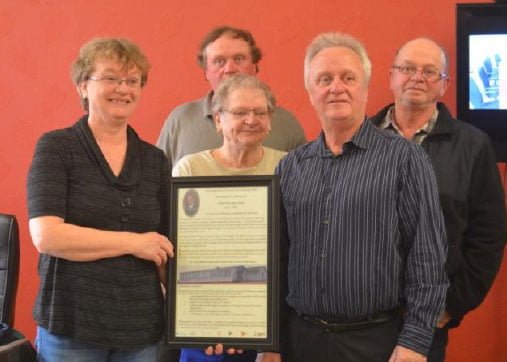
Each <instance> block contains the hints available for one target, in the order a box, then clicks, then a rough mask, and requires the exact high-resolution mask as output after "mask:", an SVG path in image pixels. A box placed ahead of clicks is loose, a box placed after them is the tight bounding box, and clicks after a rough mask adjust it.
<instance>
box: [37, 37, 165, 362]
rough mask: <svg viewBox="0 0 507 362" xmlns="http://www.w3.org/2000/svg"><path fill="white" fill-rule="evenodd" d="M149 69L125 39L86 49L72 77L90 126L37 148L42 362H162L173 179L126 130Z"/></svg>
mask: <svg viewBox="0 0 507 362" xmlns="http://www.w3.org/2000/svg"><path fill="white" fill-rule="evenodd" d="M149 68H150V66H149V64H148V61H147V59H146V57H145V56H144V55H143V53H142V52H141V50H140V49H139V48H138V47H137V46H136V45H135V44H133V43H132V42H130V41H128V40H126V39H114V38H99V39H93V40H91V41H90V42H88V43H86V44H85V45H84V46H83V47H82V48H81V50H80V52H79V56H78V58H77V59H76V61H75V63H74V64H73V65H72V79H73V81H74V83H75V85H76V88H77V91H78V94H79V96H80V98H81V103H82V105H83V108H84V110H85V115H84V116H83V117H81V118H80V119H79V120H78V121H77V122H76V123H74V124H73V125H72V126H70V127H68V128H65V129H60V130H55V131H52V132H48V133H46V134H44V135H43V136H42V137H41V138H40V140H39V141H38V143H37V146H36V150H35V155H34V157H33V161H32V165H31V168H30V171H29V176H28V210H29V218H30V222H29V226H30V233H31V236H32V240H33V243H34V245H35V247H36V248H37V250H38V251H39V253H40V258H39V276H40V283H41V284H40V288H39V292H38V296H37V300H36V304H35V307H34V317H35V319H36V322H37V324H38V328H37V338H36V347H37V353H38V358H39V359H38V360H40V361H51V362H53V361H56V362H59V361H122V362H125V361H142V362H144V361H154V360H156V355H157V344H158V342H159V341H160V339H161V336H162V333H163V328H164V322H163V321H164V320H163V295H162V290H161V286H160V283H161V277H162V275H163V273H162V271H163V270H164V269H165V264H166V262H167V259H168V257H171V256H172V255H173V247H172V245H171V243H170V241H169V240H168V239H167V237H166V236H165V235H166V234H167V212H166V210H167V197H168V192H167V183H168V177H169V175H168V173H169V170H168V167H167V164H168V162H167V159H166V157H165V156H164V154H163V153H162V151H160V150H158V149H157V148H155V147H154V146H152V145H150V144H148V143H146V142H144V141H143V140H141V139H140V138H139V136H138V135H137V134H136V132H135V131H134V130H133V129H132V128H131V127H130V126H129V125H128V122H129V120H130V118H131V116H132V114H133V112H134V110H135V109H136V107H137V104H138V102H139V98H140V96H141V92H142V89H143V87H144V85H145V84H146V81H147V78H148V70H149Z"/></svg>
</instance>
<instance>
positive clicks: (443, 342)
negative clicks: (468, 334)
mask: <svg viewBox="0 0 507 362" xmlns="http://www.w3.org/2000/svg"><path fill="white" fill-rule="evenodd" d="M448 341H449V328H447V327H444V328H436V329H435V333H434V334H433V341H431V347H430V350H429V352H428V362H444V361H445V348H446V347H447V342H448Z"/></svg>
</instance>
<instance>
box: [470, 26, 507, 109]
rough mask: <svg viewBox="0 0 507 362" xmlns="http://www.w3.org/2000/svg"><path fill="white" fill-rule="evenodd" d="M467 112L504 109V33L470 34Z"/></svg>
mask: <svg viewBox="0 0 507 362" xmlns="http://www.w3.org/2000/svg"><path fill="white" fill-rule="evenodd" d="M469 42H470V49H469V52H470V54H469V57H470V58H469V59H470V73H469V74H470V77H469V81H470V92H469V96H470V99H469V102H470V109H507V34H480V35H470V38H469Z"/></svg>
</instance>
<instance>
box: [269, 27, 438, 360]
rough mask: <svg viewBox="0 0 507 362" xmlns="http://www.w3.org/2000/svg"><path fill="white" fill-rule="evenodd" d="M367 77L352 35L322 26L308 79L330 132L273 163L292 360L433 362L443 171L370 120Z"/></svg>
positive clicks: (285, 354)
mask: <svg viewBox="0 0 507 362" xmlns="http://www.w3.org/2000/svg"><path fill="white" fill-rule="evenodd" d="M370 75H371V63H370V61H369V59H368V55H367V53H366V51H365V49H364V47H363V46H362V44H361V43H360V42H359V41H357V40H356V39H354V38H353V37H351V36H349V35H346V34H341V33H327V34H321V35H319V36H318V37H317V38H315V39H314V41H313V42H312V43H311V44H310V46H309V47H308V49H307V53H306V58H305V86H306V88H307V91H308V94H309V97H310V101H311V103H312V106H313V107H314V109H315V111H316V113H317V116H318V118H319V120H320V122H321V124H322V132H321V134H320V136H319V137H318V138H317V139H316V140H314V141H313V142H310V143H309V144H307V145H304V146H302V147H300V148H298V149H296V150H295V151H292V152H290V153H289V154H288V155H287V156H286V158H285V159H283V160H282V161H281V163H280V165H279V167H278V169H277V173H278V174H279V175H280V183H281V193H282V200H283V206H284V210H285V212H284V213H283V215H284V218H285V219H286V221H287V227H286V228H283V229H286V230H285V231H283V232H282V235H283V236H282V255H284V253H286V255H287V263H288V266H287V268H283V269H285V272H286V273H287V275H286V277H285V276H284V277H283V278H282V285H284V284H288V285H287V286H288V293H287V295H286V298H285V300H286V302H287V304H288V306H287V309H286V311H287V312H288V317H287V323H285V319H284V322H283V323H282V337H285V340H284V341H282V344H283V346H284V347H283V348H282V360H283V361H284V362H286V361H289V362H292V361H298V362H306V361H308V362H310V361H311V362H314V361H319V362H326V361H337V360H339V361H384V362H385V361H388V360H389V361H390V362H400V361H425V360H426V357H425V355H426V353H427V350H428V348H429V345H430V343H431V339H432V333H433V329H434V327H435V325H436V322H437V319H438V317H439V316H440V314H441V313H442V311H443V308H444V299H445V293H446V290H447V278H446V275H445V271H444V260H445V257H446V243H445V230H444V223H443V217H442V212H441V210H440V206H439V201H438V192H437V186H436V181H435V176H434V173H433V171H432V168H431V165H430V162H429V160H428V158H427V156H426V154H425V153H424V151H423V149H422V148H421V147H420V146H418V145H416V144H413V143H410V142H408V141H406V140H404V139H403V138H401V137H398V136H396V135H393V134H390V133H387V132H385V131H383V130H380V129H378V128H376V127H375V126H374V125H373V124H371V122H368V121H365V108H366V100H367V94H368V82H369V79H370ZM285 279H287V280H285ZM285 329H286V330H285Z"/></svg>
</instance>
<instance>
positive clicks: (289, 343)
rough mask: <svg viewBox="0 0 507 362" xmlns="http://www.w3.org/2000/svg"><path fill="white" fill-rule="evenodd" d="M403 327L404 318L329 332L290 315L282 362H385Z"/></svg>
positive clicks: (295, 315)
mask: <svg viewBox="0 0 507 362" xmlns="http://www.w3.org/2000/svg"><path fill="white" fill-rule="evenodd" d="M401 323H402V316H401V314H400V316H399V317H396V318H395V319H394V320H390V321H387V322H383V323H378V324H373V325H370V326H365V327H363V328H360V329H353V330H343V331H336V332H328V331H326V330H325V329H324V328H322V327H321V326H319V325H316V324H315V323H312V322H310V321H308V320H305V319H303V318H302V317H300V316H298V315H297V313H296V312H295V311H291V313H290V315H289V328H288V336H287V340H286V341H285V342H286V343H285V346H286V350H285V351H284V354H283V355H282V360H283V362H316V361H318V362H349V361H350V362H358V361H369V362H375V361H378V362H386V361H388V360H389V357H390V356H391V354H392V352H393V350H394V347H395V346H396V342H397V340H398V335H399V331H400V327H401Z"/></svg>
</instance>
